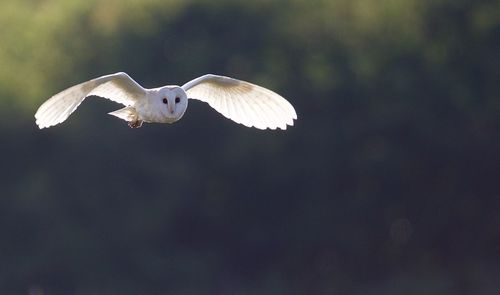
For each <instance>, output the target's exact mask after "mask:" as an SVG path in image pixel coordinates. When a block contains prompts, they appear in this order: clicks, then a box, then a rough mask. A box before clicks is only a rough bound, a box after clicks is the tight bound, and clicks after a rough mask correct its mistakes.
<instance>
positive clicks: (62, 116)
mask: <svg viewBox="0 0 500 295" xmlns="http://www.w3.org/2000/svg"><path fill="white" fill-rule="evenodd" d="M88 96H100V97H104V98H107V99H109V100H112V101H115V102H117V103H120V104H122V105H124V106H125V107H124V108H121V109H119V110H116V111H114V112H110V113H109V114H110V115H113V116H116V117H118V118H120V119H123V120H125V121H127V122H128V125H129V126H130V127H131V128H138V127H141V125H142V123H143V122H146V123H174V122H176V121H178V120H179V119H181V118H182V116H183V115H184V112H185V111H186V109H187V106H188V101H189V100H190V99H196V100H201V101H203V102H206V103H208V105H210V106H211V107H212V108H214V109H215V110H216V111H218V112H219V113H221V114H222V115H223V116H225V117H226V118H228V119H231V120H233V121H234V122H236V123H239V124H243V125H245V126H247V127H255V128H258V129H267V128H269V129H276V128H280V129H283V130H285V129H286V127H287V125H290V126H292V125H293V120H296V119H297V114H296V112H295V109H294V108H293V106H292V105H291V104H290V103H289V102H288V101H287V100H286V99H284V98H283V97H281V96H280V95H278V94H276V93H275V92H273V91H271V90H269V89H266V88H264V87H261V86H258V85H255V84H252V83H249V82H245V81H241V80H237V79H234V78H229V77H224V76H218V75H212V74H207V75H203V76H201V77H198V78H196V79H194V80H191V81H189V82H187V83H186V84H184V85H182V86H176V85H169V86H163V87H159V88H153V89H146V88H143V87H142V86H141V85H139V84H138V83H137V82H135V81H134V80H133V79H132V78H131V77H130V76H129V75H127V74H126V73H123V72H120V73H115V74H111V75H106V76H101V77H98V78H95V79H92V80H90V81H87V82H83V83H81V84H78V85H75V86H72V87H70V88H68V89H66V90H63V91H62V92H59V93H58V94H56V95H54V96H52V97H51V98H50V99H48V100H47V101H46V102H44V103H43V104H42V105H41V106H40V107H39V108H38V110H37V112H36V114H35V119H36V124H37V125H38V127H39V128H40V129H42V128H47V127H51V126H54V125H57V124H59V123H62V122H64V121H65V120H66V119H67V118H68V117H69V115H71V114H72V113H73V112H74V111H75V110H76V108H77V107H78V106H79V105H80V104H81V103H82V102H83V100H84V99H85V98H86V97H88Z"/></svg>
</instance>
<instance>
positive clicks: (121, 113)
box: [108, 107, 137, 122]
mask: <svg viewBox="0 0 500 295" xmlns="http://www.w3.org/2000/svg"><path fill="white" fill-rule="evenodd" d="M108 114H110V115H113V116H115V117H118V118H120V119H122V120H125V121H127V122H132V121H137V112H136V110H135V108H134V107H124V108H123V109H119V110H116V111H114V112H111V113H108Z"/></svg>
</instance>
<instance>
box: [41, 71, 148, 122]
mask: <svg viewBox="0 0 500 295" xmlns="http://www.w3.org/2000/svg"><path fill="white" fill-rule="evenodd" d="M145 94H146V90H145V89H144V88H142V86H141V85H139V84H138V83H137V82H135V81H134V80H133V79H132V78H130V76H129V75H127V74H126V73H123V72H120V73H115V74H111V75H106V76H101V77H98V78H95V79H92V80H90V81H87V82H84V83H81V84H78V85H75V86H72V87H70V88H68V89H66V90H63V91H61V92H59V93H58V94H56V95H54V96H52V97H51V98H49V99H48V100H47V101H46V102H44V103H43V104H42V105H41V106H40V107H39V108H38V110H37V112H36V114H35V118H36V124H37V125H38V127H39V128H40V129H42V128H47V127H50V126H54V125H56V124H59V123H62V122H64V121H65V120H66V119H67V118H68V117H69V116H70V115H71V114H72V113H73V112H74V111H75V110H76V109H77V108H78V106H79V105H80V104H81V103H82V102H83V101H84V100H85V98H86V97H88V96H91V95H96V96H100V97H104V98H107V99H109V100H112V101H115V102H118V103H120V104H123V105H125V106H131V105H133V104H134V103H135V102H136V101H137V100H138V99H141V98H142V97H144V95H145Z"/></svg>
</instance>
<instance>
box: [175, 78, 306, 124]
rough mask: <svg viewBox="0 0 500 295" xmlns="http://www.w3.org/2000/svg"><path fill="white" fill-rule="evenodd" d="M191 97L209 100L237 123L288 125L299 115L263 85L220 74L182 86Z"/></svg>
mask: <svg viewBox="0 0 500 295" xmlns="http://www.w3.org/2000/svg"><path fill="white" fill-rule="evenodd" d="M182 89H184V90H185V91H186V93H187V95H188V97H189V98H191V99H197V100H201V101H204V102H206V103H208V104H209V105H210V106H211V107H212V108H214V109H215V110H216V111H218V112H219V113H221V114H222V115H223V116H225V117H226V118H229V119H231V120H233V121H235V122H236V123H240V124H243V125H245V126H249V127H251V126H253V127H256V128H258V129H266V128H270V129H276V128H280V129H283V130H284V129H286V127H287V125H290V126H292V125H293V120H295V119H297V113H296V112H295V109H294V108H293V106H292V105H291V104H290V103H289V102H288V101H287V100H286V99H284V98H283V97H282V96H280V95H279V94H277V93H275V92H272V91H271V90H269V89H266V88H264V87H261V86H258V85H255V84H252V83H249V82H245V81H241V80H237V79H233V78H229V77H224V76H217V75H211V74H208V75H204V76H201V77H199V78H196V79H194V80H192V81H190V82H188V83H186V84H184V85H183V86H182Z"/></svg>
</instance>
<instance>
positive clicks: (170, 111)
mask: <svg viewBox="0 0 500 295" xmlns="http://www.w3.org/2000/svg"><path fill="white" fill-rule="evenodd" d="M167 108H168V112H169V113H171V114H173V113H174V106H172V104H168V105H167Z"/></svg>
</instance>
